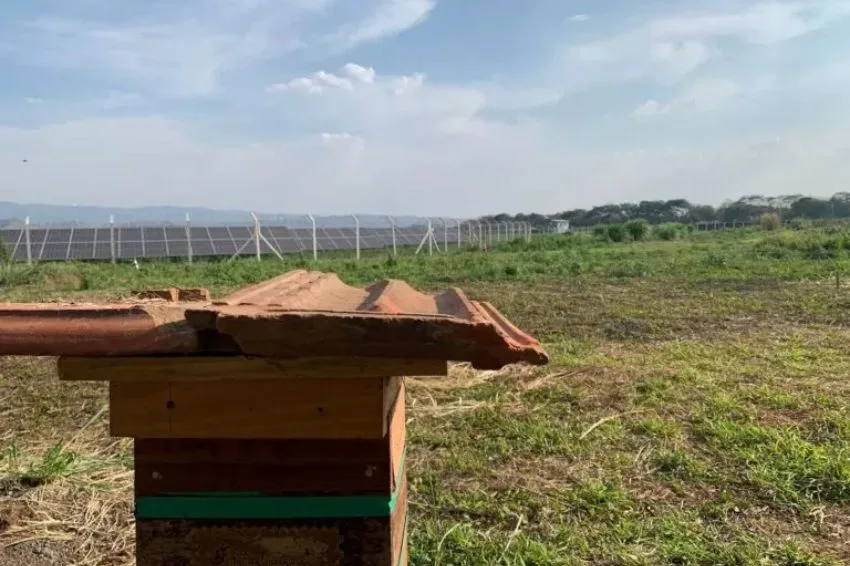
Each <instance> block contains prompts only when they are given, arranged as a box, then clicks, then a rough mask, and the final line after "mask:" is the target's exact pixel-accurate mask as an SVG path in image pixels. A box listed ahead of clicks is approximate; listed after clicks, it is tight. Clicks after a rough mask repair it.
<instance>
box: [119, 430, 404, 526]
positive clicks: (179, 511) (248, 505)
mask: <svg viewBox="0 0 850 566" xmlns="http://www.w3.org/2000/svg"><path fill="white" fill-rule="evenodd" d="M406 455H407V448H406V447H405V450H404V452H402V455H401V461H400V462H399V469H398V476H397V477H399V478H400V477H401V475H402V474H403V473H404V469H405V457H406ZM399 487H401V482H399V483H398V484H397V485H396V489H395V490H394V491H393V492H392V493H391V494H390V495H345V496H298V495H296V496H288V497H274V496H267V495H265V494H263V493H256V492H212V493H210V492H200V493H180V494H169V495H163V496H143V497H137V498H136V513H135V515H136V518H137V519H352V518H378V517H389V516H391V515H392V513H393V510H394V509H395V505H396V501H397V499H398V491H399Z"/></svg>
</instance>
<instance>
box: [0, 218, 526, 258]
mask: <svg viewBox="0 0 850 566" xmlns="http://www.w3.org/2000/svg"><path fill="white" fill-rule="evenodd" d="M251 217H252V221H251V222H249V223H245V224H241V225H240V224H229V225H215V226H213V225H209V226H206V225H193V224H192V222H191V221H190V219H189V218H188V217H187V219H186V222H185V224H184V225H183V226H179V225H174V224H166V225H155V224H147V225H117V224H116V223H115V221H114V218H111V219H110V221H109V223H106V224H103V225H99V226H94V225H88V226H73V227H64V226H63V227H56V226H41V227H39V226H37V225H36V224H34V223H32V222H31V221H30V219H29V218H27V219H26V220H25V222H24V226H23V227H20V228H14V229H13V228H6V229H2V230H0V238H1V239H2V242H3V243H4V244H5V246H6V251H7V255H8V257H9V258H10V259H11V260H12V261H19V262H27V263H33V262H36V261H112V262H117V261H121V260H131V261H132V260H139V259H166V258H171V259H176V258H179V259H184V260H186V261H189V262H191V261H193V260H194V259H195V258H222V257H225V258H230V259H235V258H237V257H240V256H253V257H255V258H256V259H257V260H261V259H263V258H264V257H268V256H272V257H274V256H276V257H278V258H280V259H283V256H284V255H287V254H308V255H310V256H312V258H313V259H318V257H319V254H320V252H340V251H349V252H353V254H354V257H355V258H357V259H360V255H361V251H362V250H375V249H387V250H389V251H390V252H391V253H392V254H393V255H398V253H399V249H400V248H404V249H408V248H409V249H413V250H415V251H414V252H413V253H414V254H417V255H418V254H421V253H428V254H434V253H446V252H448V251H450V250H453V249H460V248H462V247H464V246H475V247H480V248H482V249H483V248H487V247H489V246H492V245H493V244H495V243H499V242H504V241H508V240H514V239H517V238H524V239H530V238H531V233H532V228H531V226H530V225H529V224H528V223H526V222H484V221H477V220H463V219H445V218H437V219H430V218H421V219H414V220H412V221H411V220H409V219H408V220H407V221H406V222H405V223H403V224H399V223H396V221H395V220H394V219H393V218H391V217H387V218H386V221H385V225H384V224H380V223H376V222H375V221H374V220H373V218H374V217H370V219H371V220H370V221H369V222H368V223H366V224H363V225H361V221H360V219H359V218H358V217H357V216H356V215H352V216H351V224H350V225H346V226H340V225H339V222H338V221H337V222H335V223H334V225H333V226H332V225H330V224H329V223H326V222H323V218H322V217H318V216H312V215H305V217H304V219H303V220H302V221H301V222H300V223H288V224H284V223H261V222H260V220H259V219H258V218H257V216H256V215H253V214H252V215H251Z"/></svg>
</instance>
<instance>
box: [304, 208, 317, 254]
mask: <svg viewBox="0 0 850 566" xmlns="http://www.w3.org/2000/svg"><path fill="white" fill-rule="evenodd" d="M307 218H309V219H310V224H312V225H313V261H317V260H318V259H319V248H318V246H317V245H316V219H315V218H313V215H312V214H308V215H307Z"/></svg>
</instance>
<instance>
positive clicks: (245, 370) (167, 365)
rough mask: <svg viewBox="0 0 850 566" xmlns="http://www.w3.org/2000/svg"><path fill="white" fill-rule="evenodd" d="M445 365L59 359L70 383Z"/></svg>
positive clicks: (361, 372)
mask: <svg viewBox="0 0 850 566" xmlns="http://www.w3.org/2000/svg"><path fill="white" fill-rule="evenodd" d="M447 373H448V369H447V364H446V362H444V361H434V360H415V359H394V358H386V359H384V358H299V359H291V360H282V359H274V358H248V357H241V356H219V357H209V356H198V357H194V356H185V357H146V358H145V357H115V358H74V357H62V358H59V379H62V380H65V381H132V382H135V381H215V380H254V379H307V378H310V379H323V378H333V377H348V378H362V377H384V376H441V375H447Z"/></svg>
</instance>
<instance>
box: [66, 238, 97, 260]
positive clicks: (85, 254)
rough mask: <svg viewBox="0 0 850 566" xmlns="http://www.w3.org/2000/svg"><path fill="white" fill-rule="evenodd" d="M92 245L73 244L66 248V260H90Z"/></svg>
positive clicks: (87, 243) (92, 255)
mask: <svg viewBox="0 0 850 566" xmlns="http://www.w3.org/2000/svg"><path fill="white" fill-rule="evenodd" d="M93 257H94V245H93V244H92V243H91V242H85V243H73V244H71V246H70V247H69V248H68V259H92V258H93Z"/></svg>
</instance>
